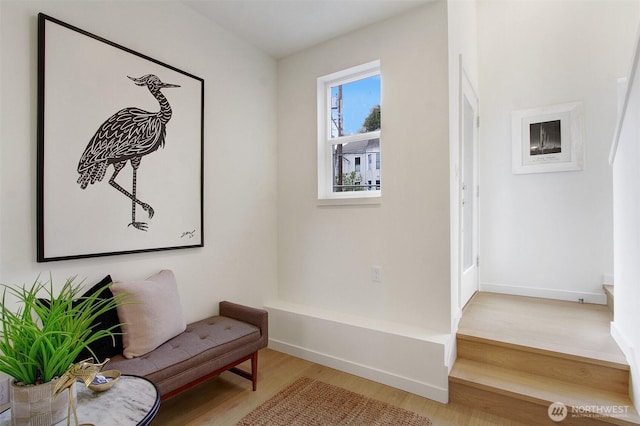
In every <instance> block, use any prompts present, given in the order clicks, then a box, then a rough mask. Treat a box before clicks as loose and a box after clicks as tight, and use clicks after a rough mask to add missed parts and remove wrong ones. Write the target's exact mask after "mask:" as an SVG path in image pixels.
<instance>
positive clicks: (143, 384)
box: [0, 375, 160, 426]
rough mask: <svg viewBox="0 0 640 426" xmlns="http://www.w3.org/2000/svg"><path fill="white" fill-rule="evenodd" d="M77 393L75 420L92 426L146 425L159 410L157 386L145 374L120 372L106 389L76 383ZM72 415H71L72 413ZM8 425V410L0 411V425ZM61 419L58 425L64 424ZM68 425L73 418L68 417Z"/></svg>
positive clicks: (9, 418) (9, 417)
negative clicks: (97, 389) (102, 390)
mask: <svg viewBox="0 0 640 426" xmlns="http://www.w3.org/2000/svg"><path fill="white" fill-rule="evenodd" d="M75 387H76V391H77V394H78V405H77V407H76V410H77V412H78V421H79V422H80V423H89V424H94V425H110V426H112V425H113V426H136V425H141V426H146V425H149V424H150V423H151V421H152V420H153V419H154V417H155V416H156V414H158V410H159V409H160V392H158V388H157V387H156V385H154V384H153V383H152V382H150V381H149V380H147V379H145V378H144V377H138V376H129V375H122V376H121V377H120V379H119V380H118V382H117V383H116V384H115V385H114V386H113V387H112V388H111V389H109V390H107V391H105V392H94V391H92V390H90V389H87V388H86V387H85V385H84V383H82V382H77V383H76V384H75ZM72 417H73V414H72ZM10 424H11V410H10V409H9V410H6V411H4V412H2V413H0V426H5V425H7V426H8V425H10ZM66 424H67V420H66V419H65V420H63V421H61V422H59V423H57V425H66ZM71 424H75V423H74V419H73V418H72V419H71Z"/></svg>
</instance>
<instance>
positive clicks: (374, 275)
mask: <svg viewBox="0 0 640 426" xmlns="http://www.w3.org/2000/svg"><path fill="white" fill-rule="evenodd" d="M371 281H373V282H374V283H381V282H382V268H380V267H379V266H375V265H374V266H372V267H371Z"/></svg>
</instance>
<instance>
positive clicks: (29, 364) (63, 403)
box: [0, 277, 121, 425]
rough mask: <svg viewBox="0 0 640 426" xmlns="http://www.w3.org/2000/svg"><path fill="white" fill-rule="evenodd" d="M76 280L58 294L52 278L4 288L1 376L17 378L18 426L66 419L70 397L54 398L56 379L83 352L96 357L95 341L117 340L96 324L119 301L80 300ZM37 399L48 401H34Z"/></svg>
mask: <svg viewBox="0 0 640 426" xmlns="http://www.w3.org/2000/svg"><path fill="white" fill-rule="evenodd" d="M75 278H76V277H72V278H69V279H67V280H66V282H65V283H64V285H63V286H62V288H61V290H60V291H59V292H58V293H57V294H56V293H55V292H54V286H53V279H51V278H50V279H49V281H48V282H47V283H42V282H40V280H39V279H37V280H36V281H35V282H34V283H33V284H32V285H31V286H22V287H13V286H7V285H2V287H4V288H3V292H2V300H1V302H0V320H1V321H2V328H1V329H0V371H2V372H4V373H6V374H8V375H9V376H11V377H12V378H13V380H12V382H11V389H10V400H11V413H12V423H13V424H14V425H30V424H32V421H31V420H30V419H31V418H32V416H36V417H38V418H39V420H37V424H39V425H40V424H47V423H50V424H54V423H56V422H58V421H60V420H63V419H64V418H65V417H66V416H67V401H68V394H65V395H61V396H58V398H55V399H53V398H52V397H51V390H52V389H53V386H54V385H55V381H56V379H57V378H58V377H60V376H62V374H64V372H65V371H66V370H67V369H68V368H69V367H70V366H71V365H72V364H73V363H74V361H75V360H76V359H77V357H78V355H79V354H80V353H81V351H83V349H85V348H86V349H88V350H89V351H90V352H91V353H92V354H93V351H92V350H91V348H90V347H89V345H90V344H91V343H92V342H95V341H96V340H98V339H101V338H103V337H105V336H110V337H111V338H113V336H114V334H113V329H114V328H116V327H117V326H114V327H110V328H99V327H95V322H96V319H97V318H98V317H99V316H100V315H101V314H103V313H105V312H106V311H108V310H111V309H114V308H115V307H116V306H117V304H118V303H119V301H120V299H121V298H118V297H113V298H102V297H100V296H99V292H96V293H92V294H85V295H82V296H80V291H81V290H82V288H83V286H82V283H79V284H75V283H74V280H75ZM108 285H109V284H107V286H108ZM105 287H106V286H105ZM11 299H14V300H11ZM16 305H17V308H14V309H12V307H14V306H16ZM67 392H68V391H67ZM22 393H27V394H29V395H28V396H21V394H22ZM36 394H37V395H41V396H42V397H44V401H41V402H34V398H35V395H36ZM47 398H48V399H47ZM21 402H24V403H25V404H26V405H25V404H23V403H21ZM31 411H35V412H33V413H30V412H31ZM34 424H36V422H34Z"/></svg>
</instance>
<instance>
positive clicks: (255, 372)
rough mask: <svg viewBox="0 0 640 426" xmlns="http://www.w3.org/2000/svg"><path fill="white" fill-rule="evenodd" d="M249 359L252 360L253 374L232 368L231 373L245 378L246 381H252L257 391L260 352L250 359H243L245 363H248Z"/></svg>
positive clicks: (250, 356)
mask: <svg viewBox="0 0 640 426" xmlns="http://www.w3.org/2000/svg"><path fill="white" fill-rule="evenodd" d="M249 358H251V373H248V372H246V371H244V370H241V369H239V368H237V367H233V368H230V369H229V371H230V372H232V373H235V374H237V375H238V376H241V377H244V378H245V379H248V380H251V385H252V388H253V390H254V391H255V390H256V388H257V387H258V352H257V351H256V352H254V353H252V354H251V355H249V356H248V357H246V358H243V361H246V360H247V359H249Z"/></svg>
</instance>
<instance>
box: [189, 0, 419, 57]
mask: <svg viewBox="0 0 640 426" xmlns="http://www.w3.org/2000/svg"><path fill="white" fill-rule="evenodd" d="M429 1H431V0H183V3H184V4H186V5H188V6H190V7H191V8H193V9H194V10H195V11H197V12H198V13H200V14H202V15H204V16H206V17H207V18H209V19H210V20H212V21H213V22H215V23H216V24H218V25H219V26H221V27H223V28H225V29H227V30H229V31H231V32H232V33H234V34H235V35H237V36H238V37H240V38H241V39H244V40H245V41H247V42H249V43H250V44H252V45H254V46H256V47H258V48H260V49H261V50H263V51H264V52H266V53H268V54H269V55H271V56H273V57H275V58H282V57H285V56H288V55H290V54H292V53H295V52H297V51H300V50H303V49H306V48H308V47H310V46H313V45H315V44H318V43H322V42H324V41H326V40H329V39H331V38H334V37H337V36H339V35H342V34H346V33H348V32H350V31H353V30H355V29H358V28H361V27H364V26H366V25H369V24H373V23H375V22H379V21H382V20H384V19H387V18H390V17H392V16H394V15H398V14H400V13H403V12H406V11H408V10H410V9H412V8H415V7H418V6H421V5H423V4H425V3H427V2H429Z"/></svg>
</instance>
